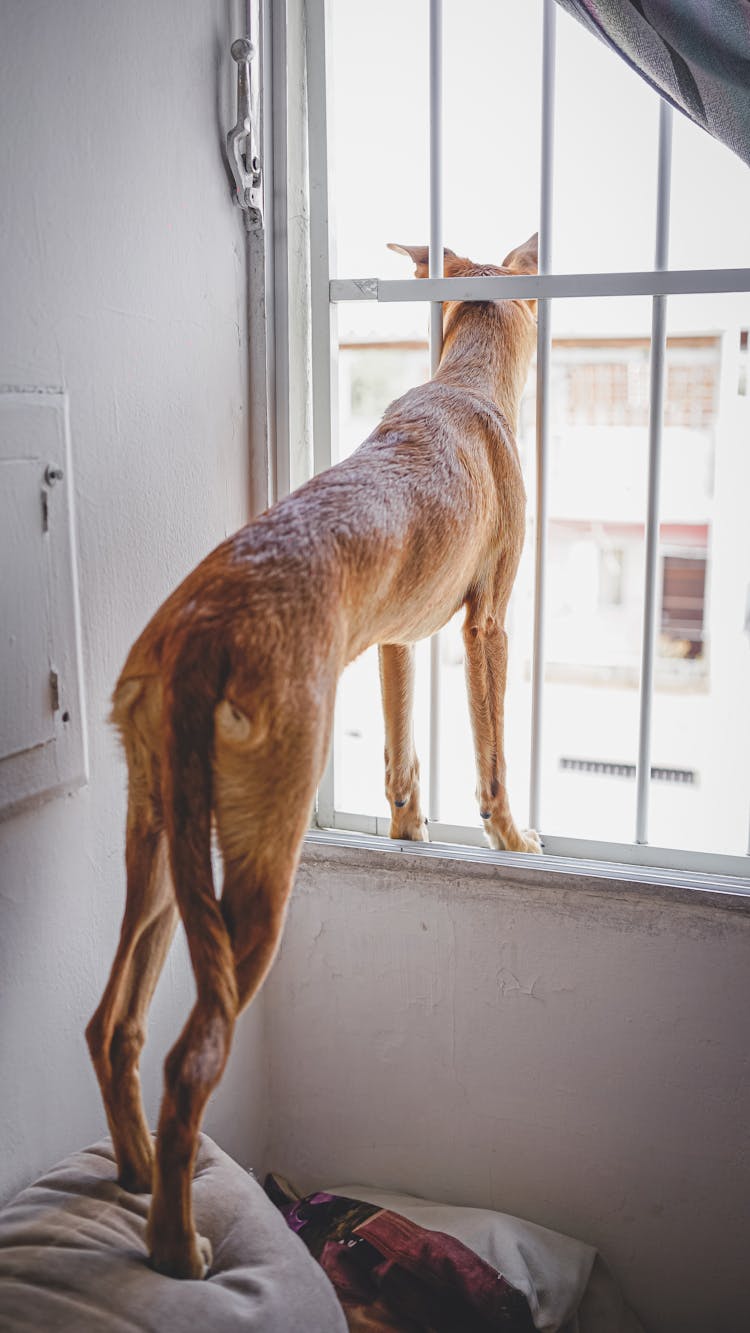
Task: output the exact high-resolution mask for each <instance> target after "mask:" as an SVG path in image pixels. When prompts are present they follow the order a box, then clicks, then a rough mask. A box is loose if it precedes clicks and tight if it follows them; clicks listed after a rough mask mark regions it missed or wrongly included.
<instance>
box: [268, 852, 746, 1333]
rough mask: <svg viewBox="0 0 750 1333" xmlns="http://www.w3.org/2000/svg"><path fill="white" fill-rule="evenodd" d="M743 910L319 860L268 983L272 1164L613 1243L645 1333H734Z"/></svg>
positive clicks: (399, 861) (358, 856)
mask: <svg viewBox="0 0 750 1333" xmlns="http://www.w3.org/2000/svg"><path fill="white" fill-rule="evenodd" d="M749 964H750V914H749V913H748V912H747V911H744V912H738V911H731V910H725V909H724V908H723V907H722V906H720V905H719V903H718V902H717V903H716V904H715V905H705V903H703V902H700V901H698V902H695V903H691V902H690V901H689V894H687V895H686V894H684V893H683V894H682V895H680V894H679V893H678V894H676V895H675V896H674V897H670V895H669V894H668V893H667V891H665V890H661V889H653V890H647V889H642V888H639V887H637V886H623V885H618V886H616V887H615V888H612V887H610V886H609V885H608V884H607V882H606V881H600V882H599V884H598V885H597V884H595V883H594V884H592V882H591V881H589V882H587V883H586V884H583V885H581V886H579V887H577V888H575V887H574V888H571V887H570V885H569V884H568V885H563V884H560V883H557V882H555V880H554V878H553V880H552V881H548V882H547V884H546V886H540V884H539V882H538V881H537V882H536V883H534V884H532V885H529V884H524V883H522V882H520V881H518V880H515V881H514V879H513V877H512V874H511V875H507V874H505V873H503V872H501V871H499V870H498V868H497V867H493V866H492V865H490V864H488V863H485V865H484V866H482V867H481V869H477V868H472V867H468V868H467V867H465V866H462V864H461V863H460V862H455V861H447V862H445V861H443V862H437V863H436V862H435V861H434V860H425V858H424V857H423V856H420V855H418V854H417V855H414V854H408V853H407V854H404V853H399V852H398V851H397V850H395V849H394V850H393V851H391V852H390V853H387V854H386V853H383V852H376V853H372V852H369V853H368V852H356V851H349V850H347V851H345V852H344V851H340V850H338V849H336V850H332V849H330V848H322V849H321V848H320V847H316V848H314V849H310V850H308V852H307V854H306V857H305V860H304V862H303V867H302V870H301V872H300V875H299V877H298V883H297V888H296V890H295V895H294V898H293V900H292V907H291V912H290V918H289V921H288V924H287V928H286V933H285V935H284V941H283V944H282V948H281V953H280V955H279V958H278V960H277V962H276V965H275V968H274V971H273V973H272V975H271V978H270V981H269V984H268V987H267V990H266V992H265V996H264V999H265V1005H266V1024H267V1029H266V1031H267V1059H268V1062H269V1073H270V1083H269V1096H270V1102H271V1106H272V1108H273V1115H272V1119H271V1124H270V1138H269V1143H268V1147H267V1151H266V1162H267V1164H268V1166H269V1167H271V1168H273V1169H276V1170H279V1171H282V1172H284V1173H285V1174H287V1175H288V1176H289V1178H290V1179H291V1180H292V1181H294V1182H295V1184H297V1185H298V1187H301V1188H303V1189H311V1188H314V1187H324V1186H325V1185H333V1184H336V1183H337V1182H341V1181H343V1180H348V1181H352V1180H354V1181H358V1182H364V1183H366V1184H370V1185H374V1186H380V1187H382V1188H387V1187H390V1188H398V1189H402V1190H405V1191H410V1192H412V1193H415V1194H421V1195H423V1196H426V1197H434V1198H438V1199H441V1200H449V1201H451V1202H454V1203H464V1204H473V1205H477V1206H479V1207H493V1208H497V1209H500V1210H501V1211H504V1212H509V1213H512V1214H516V1215H518V1216H521V1217H525V1218H528V1219H530V1220H532V1221H535V1222H538V1223H541V1224H543V1225H545V1226H549V1227H552V1228H554V1229H557V1230H559V1231H563V1232H567V1233H568V1234H570V1235H573V1236H576V1237H579V1238H580V1239H582V1240H585V1241H588V1242H590V1243H592V1244H594V1245H596V1246H597V1247H599V1248H600V1249H601V1251H602V1252H603V1254H604V1255H605V1257H606V1258H607V1259H608V1260H609V1262H610V1263H611V1266H612V1268H613V1270H614V1272H615V1274H616V1276H617V1277H618V1279H619V1280H620V1282H621V1284H622V1286H623V1287H624V1289H625V1293H626V1295H627V1297H628V1298H629V1299H630V1301H631V1302H632V1304H633V1306H634V1308H635V1309H636V1310H637V1311H638V1312H639V1314H640V1315H641V1318H642V1319H643V1321H644V1323H645V1325H646V1327H647V1329H648V1330H649V1333H708V1330H709V1329H710V1330H711V1333H714V1331H715V1333H718V1331H719V1329H721V1333H742V1331H743V1330H744V1329H745V1328H746V1326H747V1301H748V1297H750V1279H749V1278H748V1269H747V1263H746V1250H747V1241H748V1214H747V1199H748V1197H749V1192H748V1185H749V1184H750V1181H749V1180H748V1164H747V1153H746V1136H747V1123H748V1113H749V1112H750V1077H749V1075H750V1070H749V1068H748V1059H747V1019H746V1014H747V978H748V966H749Z"/></svg>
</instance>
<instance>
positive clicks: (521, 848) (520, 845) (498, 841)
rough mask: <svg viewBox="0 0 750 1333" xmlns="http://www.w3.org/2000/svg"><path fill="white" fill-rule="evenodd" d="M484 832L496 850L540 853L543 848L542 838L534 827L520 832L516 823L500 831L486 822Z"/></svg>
mask: <svg viewBox="0 0 750 1333" xmlns="http://www.w3.org/2000/svg"><path fill="white" fill-rule="evenodd" d="M484 833H485V837H486V838H487V841H488V843H489V844H490V847H491V848H492V849H493V851H496V852H531V853H533V854H534V855H539V854H540V853H541V850H542V840H541V838H540V837H539V834H538V833H537V831H536V829H533V828H529V829H524V830H523V832H520V831H519V830H518V829H517V828H516V827H515V825H514V826H513V827H512V828H510V829H508V828H506V829H504V831H503V832H502V833H499V832H498V831H497V829H495V828H493V827H492V825H491V824H489V823H485V826H484Z"/></svg>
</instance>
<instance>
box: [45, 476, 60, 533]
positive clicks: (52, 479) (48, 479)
mask: <svg viewBox="0 0 750 1333" xmlns="http://www.w3.org/2000/svg"><path fill="white" fill-rule="evenodd" d="M64 476H65V473H64V472H63V470H62V468H61V467H58V465H57V463H48V464H47V466H46V468H45V469H44V486H43V487H42V532H49V492H50V490H51V488H52V487H53V486H56V485H57V483H58V481H62V480H63V478H64Z"/></svg>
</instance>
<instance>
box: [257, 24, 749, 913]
mask: <svg viewBox="0 0 750 1333" xmlns="http://www.w3.org/2000/svg"><path fill="white" fill-rule="evenodd" d="M261 3H262V8H263V17H264V20H266V22H265V23H264V27H266V28H267V29H268V30H269V31H270V26H271V22H272V24H273V47H274V52H273V58H272V61H271V60H266V61H264V78H267V76H268V74H269V73H270V72H271V70H272V79H273V88H272V91H269V92H268V94H267V95H265V94H264V106H265V107H266V109H267V114H270V115H272V117H273V121H274V124H273V131H272V134H271V136H270V139H269V136H268V134H267V135H266V136H265V142H266V144H267V145H268V144H269V142H270V143H271V144H272V162H273V169H274V173H275V178H274V182H273V206H272V210H271V212H270V214H269V220H273V217H274V215H275V225H274V228H273V234H274V237H275V240H274V247H273V253H274V255H275V263H276V274H275V300H274V303H273V306H274V315H273V338H272V340H271V341H272V345H271V346H269V358H270V361H271V362H272V363H273V365H274V376H273V377H272V379H273V380H274V383H275V393H273V392H272V398H274V399H275V403H276V425H275V436H276V438H275V440H274V441H273V443H272V446H271V448H270V450H269V453H270V455H271V456H272V457H275V460H276V461H275V475H276V485H275V486H274V488H273V494H274V496H275V498H279V497H280V496H281V495H283V494H284V493H286V491H287V490H288V489H290V487H291V485H293V484H296V481H298V480H301V479H302V478H301V477H299V476H297V477H296V478H295V475H294V472H295V469H294V465H293V460H292V461H291V462H290V457H291V455H290V447H291V445H290V428H289V394H290V378H291V379H294V374H293V372H290V355H291V357H292V360H294V346H293V342H291V343H290V335H291V336H292V338H294V337H295V336H296V339H297V355H298V357H299V347H300V344H301V345H302V347H303V349H304V348H305V347H307V346H308V345H309V347H310V348H311V352H310V369H311V395H312V439H313V458H312V468H313V471H314V472H319V471H323V470H324V469H325V468H327V467H330V466H331V464H332V462H333V461H334V451H333V440H334V439H335V438H336V434H337V409H338V392H337V355H338V338H337V321H336V313H337V306H338V305H339V304H340V303H342V302H345V301H352V300H356V301H363V300H368V301H378V302H384V303H387V302H392V301H394V302H424V301H427V302H429V303H430V307H431V310H430V360H431V370H432V371H433V372H434V370H435V368H436V366H437V364H438V361H439V358H440V351H441V336H442V302H443V301H447V300H464V301H465V300H487V299H497V298H503V297H505V298H511V297H516V298H519V297H525V298H536V299H537V301H538V343H537V390H536V393H537V413H536V496H537V505H536V523H535V593H534V635H533V668H532V720H531V766H530V767H531V779H530V800H529V809H530V822H531V824H532V825H533V826H535V827H537V828H541V829H542V833H543V837H544V844H545V855H544V857H543V858H541V865H539V866H538V868H539V869H541V868H542V866H544V865H546V866H548V867H549V869H550V870H554V871H555V872H557V873H560V872H561V871H564V870H569V871H570V872H571V873H573V874H578V875H580V874H582V873H588V872H592V870H593V869H594V868H596V870H595V873H597V874H599V873H601V871H602V870H604V873H610V871H611V873H612V875H613V876H614V875H615V874H616V872H615V867H616V866H617V867H619V868H620V870H622V868H623V867H629V868H630V870H629V872H628V877H632V875H633V874H634V873H637V872H638V871H640V872H642V874H641V877H642V878H643V879H644V880H649V879H651V880H652V882H653V881H655V882H663V879H662V878H660V877H661V876H663V872H664V870H667V871H671V872H676V873H677V874H678V876H679V877H681V882H683V883H691V884H692V885H693V887H696V888H706V887H710V886H715V887H717V888H723V889H724V890H726V888H727V887H729V886H731V888H732V889H733V890H735V891H740V892H750V847H749V848H748V855H747V856H742V855H734V856H732V855H723V854H719V853H712V852H699V851H692V850H685V849H675V848H665V847H658V846H653V845H651V844H649V842H648V807H649V788H650V772H651V713H652V700H653V675H654V660H655V649H656V633H657V613H658V606H659V568H660V566H659V549H658V545H659V543H658V537H659V477H660V461H661V441H662V421H663V406H664V391H665V362H666V301H667V297H668V296H671V295H683V294H697V293H720V292H747V291H750V269H746V268H743V269H691V270H683V271H678V270H670V269H669V268H668V266H667V265H668V235H669V205H670V176H671V141H672V111H671V108H670V107H669V106H668V105H667V103H666V102H664V101H663V100H662V101H661V102H660V115H659V149H658V172H657V222H656V238H655V263H654V269H653V270H649V271H646V272H608V273H572V274H558V273H554V272H553V271H552V257H551V240H552V233H551V216H552V180H553V166H554V135H553V129H554V105H555V87H554V83H555V31H556V5H555V0H542V4H543V54H542V62H543V64H542V143H541V181H540V225H539V273H538V275H537V276H534V277H510V276H507V277H506V276H495V277H484V278H443V277H442V276H438V274H439V273H440V272H441V269H442V253H443V239H442V204H441V201H442V124H441V106H442V0H425V3H426V4H427V3H429V11H430V37H429V44H430V92H429V96H430V228H429V231H430V270H429V276H428V278H425V279H422V280H421V281H420V282H415V281H414V280H413V279H405V280H383V279H378V278H353V277H352V278H338V277H334V276H333V273H334V272H335V264H334V259H333V239H334V238H333V235H332V227H331V216H330V205H329V197H330V174H329V138H328V106H329V96H328V80H329V68H330V60H329V33H330V28H329V23H328V11H329V0H306V3H305V2H304V0H285V3H284V4H283V5H276V4H272V3H271V0H261ZM288 25H291V26H293V27H294V31H295V35H299V34H301V32H302V29H303V28H304V30H305V40H306V82H307V86H306V115H307V153H308V162H307V169H308V173H309V174H308V180H309V274H308V275H307V276H308V278H309V291H310V312H309V320H310V324H309V328H307V327H306V328H304V329H301V328H300V326H299V325H300V318H301V317H300V314H299V306H297V307H296V310H294V311H292V307H291V305H290V297H289V288H290V283H289V270H288V265H289V263H290V262H291V263H292V264H293V265H297V267H298V268H299V265H300V262H301V261H300V255H299V250H298V249H296V248H295V247H294V246H292V245H290V244H288V240H291V238H289V237H288V228H287V227H286V225H284V220H285V219H288V217H289V210H288V206H287V205H288V201H287V198H286V183H287V179H288V178H287V176H286V172H287V161H286V150H287V145H288V137H287V135H288V128H289V127H288V124H287V109H288V107H289V105H290V96H291V90H290V87H289V84H288V72H287V60H286V57H287V47H288V43H287V35H288V34H287V27H288ZM290 30H291V28H290ZM282 43H283V51H282V50H281V44H282ZM294 91H295V93H296V90H294ZM280 145H281V147H280ZM267 152H268V148H267ZM266 190H267V193H266V197H267V199H268V196H269V190H268V176H267V178H266ZM280 223H281V224H282V225H279V224H280ZM267 225H268V223H267ZM438 257H439V258H438ZM438 264H439V266H440V267H438ZM280 270H281V273H280ZM296 286H299V282H297V284H296ZM595 296H613V297H617V296H649V297H651V300H652V336H651V349H650V390H649V393H650V400H649V467H648V506H647V518H646V571H645V585H644V610H643V631H642V652H641V684H640V723H639V737H638V761H637V767H636V785H637V801H636V805H637V813H636V821H635V829H634V837H633V841H632V843H623V842H605V841H598V840H593V839H581V838H568V837H559V836H549V835H547V834H544V829H543V824H544V821H543V819H542V818H541V751H542V726H543V705H544V694H543V675H544V662H545V644H544V623H545V592H546V533H547V479H548V471H549V468H548V436H549V402H550V352H551V332H550V301H551V300H552V299H554V298H557V297H560V298H590V297H595ZM290 312H291V314H292V317H291V318H290ZM295 319H296V321H297V327H296V331H295V329H294V328H293V327H292V326H293V325H294V324H295ZM302 322H304V320H302ZM272 388H273V385H272ZM280 399H281V401H279V400H280ZM438 673H439V654H438V651H437V636H436V638H435V639H434V640H433V643H432V647H431V684H430V697H431V709H430V772H429V782H428V793H429V795H428V810H429V813H430V817H431V818H430V839H431V846H432V848H435V845H436V844H438V845H448V846H450V853H449V854H450V855H451V856H452V857H455V856H456V855H457V854H459V855H460V853H461V850H462V849H463V850H464V852H465V854H466V855H467V857H470V858H471V859H472V860H473V859H475V858H476V855H477V852H476V850H475V849H477V848H483V850H484V853H485V855H486V856H487V857H488V858H491V859H492V860H496V861H498V862H501V863H502V862H506V863H507V864H508V865H510V864H511V863H513V864H516V863H517V864H518V865H522V864H523V863H524V862H528V861H529V860H530V859H531V858H528V857H521V858H519V856H518V854H515V853H504V852H491V851H490V850H489V849H488V848H487V847H486V844H485V840H484V836H483V832H482V830H481V828H480V827H479V826H477V827H476V828H473V827H464V826H457V825H451V824H447V823H445V822H443V821H442V820H441V819H440V817H439V816H440V810H439V771H440V735H439V710H438V708H437V706H436V704H437V699H438V697H439V678H438ZM335 748H336V747H335V742H334V746H333V753H332V755H331V757H330V760H329V763H328V766H327V769H326V772H325V775H324V777H323V780H322V781H321V785H320V789H319V793H318V799H317V804H316V811H315V816H314V828H316V829H317V830H320V831H321V836H331V837H336V839H337V840H338V835H339V834H349V835H360V840H361V839H362V837H363V836H364V838H365V839H366V841H367V843H368V844H370V843H371V837H370V835H376V836H377V837H383V836H385V837H387V836H388V833H389V826H390V820H389V818H388V817H381V816H376V815H372V816H369V815H361V814H357V813H354V812H351V811H346V810H340V809H337V808H336V806H335V801H334V767H335ZM410 850H412V849H410ZM413 850H416V847H415V848H414V849H413ZM446 854H448V853H447V852H446ZM535 861H536V862H537V864H538V862H539V858H535ZM608 865H609V870H608V869H607V867H608ZM632 868H636V869H635V871H634V870H633V869H632ZM617 873H618V874H619V871H618V872H617Z"/></svg>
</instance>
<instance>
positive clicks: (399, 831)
mask: <svg viewBox="0 0 750 1333" xmlns="http://www.w3.org/2000/svg"><path fill="white" fill-rule="evenodd" d="M391 837H392V838H396V839H398V838H402V839H403V840H404V842H429V841H430V835H429V833H428V831H427V820H426V819H422V818H420V817H417V818H416V819H392V820H391Z"/></svg>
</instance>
